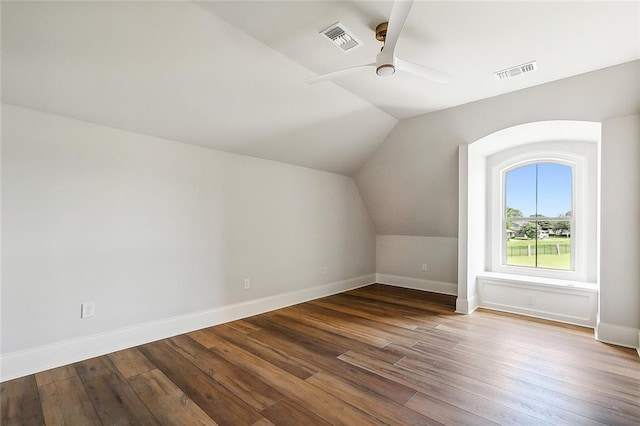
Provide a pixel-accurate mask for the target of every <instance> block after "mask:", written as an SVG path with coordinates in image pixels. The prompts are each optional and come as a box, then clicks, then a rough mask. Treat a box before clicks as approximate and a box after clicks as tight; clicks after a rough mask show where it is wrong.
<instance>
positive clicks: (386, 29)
mask: <svg viewBox="0 0 640 426" xmlns="http://www.w3.org/2000/svg"><path fill="white" fill-rule="evenodd" d="M411 6H413V0H408V1H405V0H395V1H394V2H393V5H392V6H391V16H389V22H383V23H381V24H380V25H378V26H377V27H376V39H377V40H378V41H381V42H382V43H384V44H383V46H382V49H381V50H380V53H378V55H377V56H376V61H375V62H372V63H370V64H365V65H358V66H355V67H351V68H345V69H341V70H338V71H333V72H330V73H327V74H321V75H318V76H316V77H312V78H310V79H308V80H307V83H309V84H314V83H318V82H320V81H325V80H332V79H334V78H336V77H339V76H341V75H344V74H348V73H351V72H353V71H357V70H360V69H364V68H375V70H376V74H377V75H379V76H380V77H386V76H390V75H393V74H395V72H396V71H406V72H409V73H412V74H415V75H418V76H420V77H423V78H426V79H429V80H433V81H436V82H438V83H446V82H448V81H449V80H450V79H451V78H450V77H449V75H448V74H446V73H444V72H442V71H438V70H436V69H433V68H429V67H426V66H424V65H420V64H416V63H415V62H410V61H407V60H404V59H401V58H398V57H397V56H396V55H395V53H394V51H395V49H396V44H397V43H398V38H399V37H400V33H401V32H402V28H403V27H404V24H405V22H406V21H407V17H408V16H409V12H410V11H411Z"/></svg>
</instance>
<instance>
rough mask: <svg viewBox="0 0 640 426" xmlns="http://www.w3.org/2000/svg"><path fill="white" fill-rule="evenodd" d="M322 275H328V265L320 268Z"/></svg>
mask: <svg viewBox="0 0 640 426" xmlns="http://www.w3.org/2000/svg"><path fill="white" fill-rule="evenodd" d="M322 275H329V267H328V266H324V267H323V268H322Z"/></svg>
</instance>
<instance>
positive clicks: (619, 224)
mask: <svg viewBox="0 0 640 426" xmlns="http://www.w3.org/2000/svg"><path fill="white" fill-rule="evenodd" d="M636 95H638V94H637V93H636ZM602 139H603V141H606V142H607V143H606V145H604V146H603V149H602V166H601V167H602V181H601V185H602V187H601V191H602V215H601V230H602V234H601V236H600V242H601V247H602V250H601V253H600V264H601V272H600V286H601V289H602V291H601V294H600V323H599V324H598V339H600V340H603V341H609V342H613V343H616V341H621V340H623V341H624V342H625V343H626V345H627V346H634V347H637V348H640V345H639V342H638V338H639V336H638V330H639V329H640V114H635V115H629V116H626V117H620V118H614V119H611V120H605V121H604V122H603V123H602Z"/></svg>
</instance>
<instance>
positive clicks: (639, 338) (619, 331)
mask: <svg viewBox="0 0 640 426" xmlns="http://www.w3.org/2000/svg"><path fill="white" fill-rule="evenodd" d="M596 340H598V341H600V342H604V343H611V344H613V345H618V346H624V347H626V348H634V349H636V350H637V351H638V355H640V329H637V328H633V327H625V326H622V325H615V324H607V323H604V322H598V326H597V327H596Z"/></svg>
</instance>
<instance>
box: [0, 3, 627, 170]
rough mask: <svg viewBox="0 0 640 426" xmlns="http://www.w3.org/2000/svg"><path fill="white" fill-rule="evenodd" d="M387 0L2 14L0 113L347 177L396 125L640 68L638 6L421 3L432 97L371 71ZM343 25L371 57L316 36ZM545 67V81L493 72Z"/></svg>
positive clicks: (411, 22)
mask: <svg viewBox="0 0 640 426" xmlns="http://www.w3.org/2000/svg"><path fill="white" fill-rule="evenodd" d="M391 6H392V2H390V1H373V2H360V1H333V2H329V1H318V2H313V1H275V2H274V1H255V2H249V1H234V2H231V1H220V2H188V1H175V2H55V1H46V2H5V1H3V2H2V70H1V71H2V101H3V102H5V103H9V104H14V105H19V106H24V107H28V108H33V109H37V110H40V111H45V112H50V113H54V114H59V115H63V116H67V117H72V118H77V119H81V120H86V121H89V122H94V123H98V124H102V125H106V126H112V127H116V128H120V129H125V130H130V131H134V132H138V133H143V134H149V135H154V136H158V137H162V138H167V139H173V140H177V141H181V142H186V143H190V144H195V145H201V146H205V147H211V148H215V149H220V150H225V151H230V152H235V153H239V154H246V155H251V156H256V157H261V158H267V159H272V160H276V161H282V162H286V163H290V164H296V165H301V166H306V167H311V168H316V169H320V170H326V171H330V172H336V173H340V174H345V175H353V174H354V173H355V172H357V171H358V170H359V169H360V168H361V167H362V165H363V164H364V163H365V162H366V160H367V159H368V158H369V157H370V156H371V154H372V153H373V152H374V151H375V150H376V148H377V147H378V146H379V145H380V144H381V143H382V142H383V141H384V139H385V138H386V136H387V135H388V134H389V132H390V131H391V129H392V128H393V127H394V126H395V124H396V123H397V122H398V120H401V119H405V118H408V117H413V116H416V115H420V114H424V113H428V112H432V111H436V110H441V109H444V108H448V107H452V106H456V105H461V104H464V103H468V102H471V101H474V100H478V99H483V98H487V97H492V96H496V95H499V94H502V93H507V92H512V91H515V90H519V89H523V88H526V87H531V86H535V85H539V84H543V83H546V82H549V81H554V80H558V79H561V78H565V77H569V76H572V75H576V74H581V73H585V72H588V71H591V70H595V69H600V68H604V67H607V66H610V65H614V64H618V63H623V62H628V61H631V60H634V59H638V58H640V3H638V2H457V1H456V2H430V1H429V2H426V1H425V2H416V3H415V4H414V6H413V8H412V11H411V14H410V15H409V19H408V21H407V24H406V27H405V29H404V31H403V33H402V35H401V38H400V41H399V43H398V51H397V53H398V55H399V56H401V57H404V58H405V59H408V60H411V61H414V62H419V63H422V64H425V65H428V66H430V67H434V68H437V69H440V70H442V71H445V72H447V73H449V74H450V75H451V76H452V80H451V82H450V83H447V84H438V83H434V82H431V81H427V80H423V79H421V78H419V77H416V76H413V75H409V74H403V73H396V74H395V75H393V76H391V77H386V78H380V77H377V76H375V74H374V73H373V72H367V71H368V70H364V71H358V72H354V73H352V74H351V75H347V76H344V77H341V78H339V79H337V80H335V81H334V82H323V83H318V84H315V85H308V84H306V83H305V79H307V78H310V77H312V76H314V75H316V74H317V73H324V72H328V71H332V70H336V69H340V68H345V67H349V66H354V65H359V64H363V63H368V62H372V61H373V60H374V58H375V55H376V53H377V52H378V51H379V49H380V46H381V45H380V44H379V43H378V42H377V41H376V40H375V39H374V37H373V28H375V26H376V25H377V24H378V23H380V22H383V21H385V20H387V17H388V16H389V12H390V10H391ZM337 21H340V22H342V23H343V24H344V25H345V26H346V27H348V28H349V29H350V30H351V31H353V32H354V33H355V35H356V36H357V37H358V38H359V39H360V40H361V41H362V42H363V43H364V44H363V45H362V46H361V47H358V48H356V49H354V50H353V51H351V52H348V53H344V52H342V51H340V50H339V49H338V48H337V47H335V46H333V45H332V44H331V43H330V42H329V41H328V40H326V39H324V38H323V37H322V36H321V35H319V34H318V33H319V31H321V30H323V29H325V28H326V27H328V26H329V25H331V24H333V23H335V22H337ZM531 60H536V61H537V64H538V70H537V71H536V72H533V73H530V74H525V75H522V76H520V77H516V78H513V79H509V80H504V81H498V80H496V79H495V78H494V77H493V75H492V73H493V72H494V71H499V70H502V69H505V68H508V67H510V66H515V65H519V64H521V63H524V62H527V61H531Z"/></svg>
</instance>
